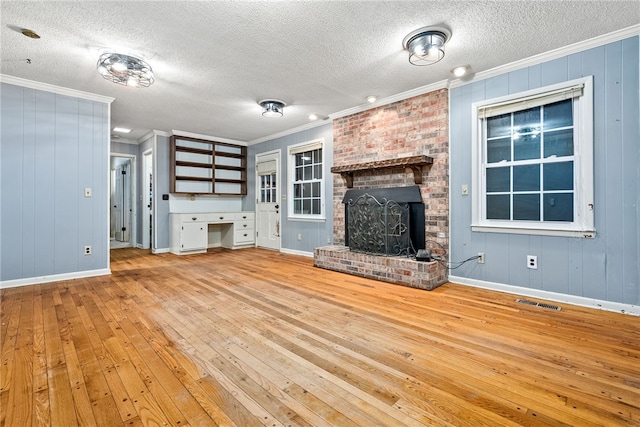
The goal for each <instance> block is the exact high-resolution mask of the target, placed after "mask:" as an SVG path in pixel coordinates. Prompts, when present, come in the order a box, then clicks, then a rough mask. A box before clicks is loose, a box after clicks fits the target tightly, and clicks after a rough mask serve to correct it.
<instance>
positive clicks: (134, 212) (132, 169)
mask: <svg viewBox="0 0 640 427" xmlns="http://www.w3.org/2000/svg"><path fill="white" fill-rule="evenodd" d="M114 157H124V158H127V159H129V161H130V163H129V175H130V178H129V187H130V188H129V191H130V192H131V193H130V194H131V196H130V198H131V200H130V207H131V217H130V221H131V232H130V234H129V243H131V247H133V248H135V247H136V241H137V233H136V230H137V227H136V225H137V223H138V221H137V218H138V209H137V207H138V204H137V203H136V200H138V196H137V194H138V193H137V191H136V189H137V187H138V186H137V185H136V182H137V178H136V176H137V175H136V170H137V169H136V156H135V154H125V153H113V152H112V153H109V179H111V159H112V158H114ZM109 194H111V183H109ZM108 215H109V228H111V196H109V211H108ZM109 238H111V233H109Z"/></svg>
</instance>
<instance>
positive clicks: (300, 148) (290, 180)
mask: <svg viewBox="0 0 640 427" xmlns="http://www.w3.org/2000/svg"><path fill="white" fill-rule="evenodd" d="M324 145H325V144H324V138H319V139H314V140H311V141H306V142H302V143H300V144H294V145H290V146H288V147H287V165H288V167H287V198H288V200H289V203H287V219H289V220H293V221H325V220H326V214H325V212H326V211H325V203H326V197H325V180H326V170H325V165H326V161H325V155H326V153H325V151H326V150H325V146H324ZM319 148H321V149H322V179H321V180H320V214H319V215H314V214H295V213H294V212H293V205H294V203H293V201H294V198H293V194H294V193H293V185H294V183H295V173H296V163H295V155H296V154H299V153H304V152H305V151H312V150H317V149H319Z"/></svg>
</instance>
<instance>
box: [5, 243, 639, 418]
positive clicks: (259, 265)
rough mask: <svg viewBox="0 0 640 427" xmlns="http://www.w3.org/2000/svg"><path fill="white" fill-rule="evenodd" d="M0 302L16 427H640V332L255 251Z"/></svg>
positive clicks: (160, 261) (24, 292) (584, 313)
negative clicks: (372, 277) (404, 285)
mask: <svg viewBox="0 0 640 427" xmlns="http://www.w3.org/2000/svg"><path fill="white" fill-rule="evenodd" d="M111 256H112V271H113V274H112V275H111V276H102V277H96V278H87V279H78V280H71V281H64V282H57V283H49V284H44V285H36V286H26V287H20V288H11V289H4V290H2V292H1V296H2V303H1V321H2V328H1V331H0V333H1V335H0V338H1V339H2V342H1V351H2V354H1V359H2V360H1V362H2V363H1V365H0V369H1V370H0V405H1V406H0V408H1V417H0V424H1V425H3V426H4V425H6V426H20V427H25V426H30V425H33V426H40V425H49V426H61V427H69V426H76V425H81V426H215V425H222V426H241V427H245V426H423V425H435V426H519V425H525V426H527V425H530V426H537V425H550V426H631V425H633V426H639V425H640V318H638V317H633V316H628V315H622V314H617V313H610V312H604V311H599V310H592V309H585V308H579V307H573V306H569V305H563V306H562V311H559V312H557V311H552V310H549V309H545V308H540V307H532V306H527V305H522V304H517V303H515V302H514V300H515V298H516V296H514V295H509V294H502V293H497V292H491V291H486V290H480V289H474V288H471V287H465V286H459V285H453V284H446V285H443V286H442V287H440V288H437V289H436V290H434V291H431V292H429V291H422V290H416V289H410V288H406V287H402V286H397V285H391V284H387V283H382V282H376V281H372V280H368V279H363V278H358V277H353V276H348V275H344V274H341V273H335V272H330V271H326V270H321V269H317V268H314V267H313V266H312V263H313V261H312V259H310V258H305V257H299V256H293V255H286V254H281V253H278V252H272V251H267V250H261V249H247V250H238V251H230V250H224V249H216V250H210V252H209V253H208V254H202V255H190V256H183V257H178V256H175V255H171V254H161V255H151V254H150V253H148V252H147V251H142V250H139V249H119V250H117V251H112V253H111Z"/></svg>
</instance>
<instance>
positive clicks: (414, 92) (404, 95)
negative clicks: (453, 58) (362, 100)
mask: <svg viewBox="0 0 640 427" xmlns="http://www.w3.org/2000/svg"><path fill="white" fill-rule="evenodd" d="M448 86H449V81H448V80H441V81H439V82H435V83H432V84H429V85H425V86H420V87H417V88H415V89H411V90H407V91H405V92H400V93H397V94H395V95H391V96H387V97H386V98H381V99H378V100H377V101H376V102H373V103H371V104H369V103H367V104H364V105H357V106H355V107H352V108H347V109H346V110H342V111H338V112H337V113H332V114H329V118H330V119H331V120H335V119H339V118H341V117H345V116H350V115H352V114H357V113H361V112H363V111H366V110H370V109H372V108H376V107H380V106H382V105H387V104H391V103H393V102H397V101H404V100H405V99H409V98H413V97H414V96H420V95H424V94H425V93H429V92H433V91H436V90H440V89H447V88H448Z"/></svg>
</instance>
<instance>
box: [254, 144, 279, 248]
mask: <svg viewBox="0 0 640 427" xmlns="http://www.w3.org/2000/svg"><path fill="white" fill-rule="evenodd" d="M279 159H280V151H279V150H278V151H274V152H270V153H265V154H259V155H257V156H256V175H257V176H256V186H257V188H256V190H257V200H256V227H257V229H256V233H257V235H256V245H257V246H259V247H263V248H269V249H277V250H280V244H281V242H280V235H281V234H280V186H279V180H278V178H279Z"/></svg>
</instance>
